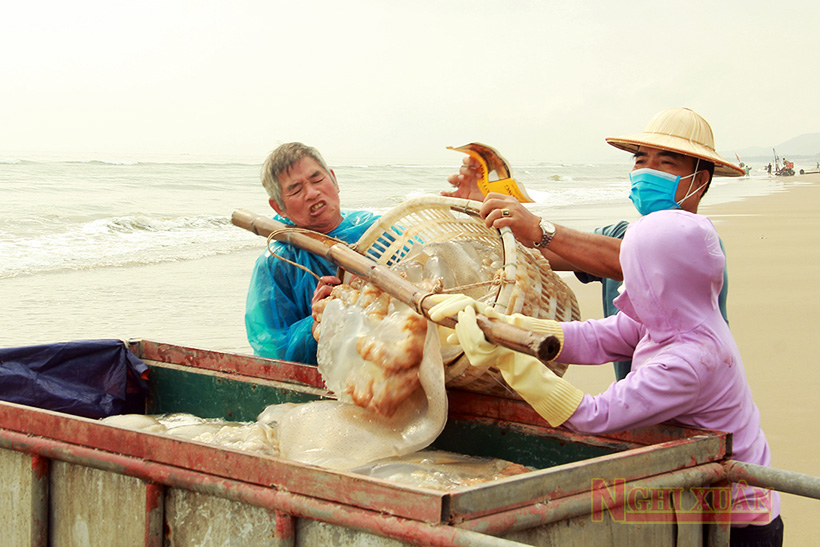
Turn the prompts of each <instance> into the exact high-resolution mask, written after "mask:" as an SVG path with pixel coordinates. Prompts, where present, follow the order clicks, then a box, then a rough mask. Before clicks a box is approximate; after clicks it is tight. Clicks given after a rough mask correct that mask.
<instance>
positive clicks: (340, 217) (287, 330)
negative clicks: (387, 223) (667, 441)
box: [245, 142, 378, 365]
mask: <svg viewBox="0 0 820 547" xmlns="http://www.w3.org/2000/svg"><path fill="white" fill-rule="evenodd" d="M261 177H262V185H263V186H264V187H265V190H267V191H268V195H269V196H270V199H269V200H268V201H269V203H270V206H271V207H272V208H273V209H274V211H276V213H277V217H276V220H278V221H280V222H282V223H284V224H287V225H289V226H294V227H296V228H304V229H308V230H313V231H315V232H320V233H323V234H326V235H328V236H330V237H333V238H336V239H340V240H342V241H346V242H348V243H355V242H356V241H357V240H358V239H359V237H361V235H362V234H363V233H364V232H365V231H366V230H367V229H368V228H369V227H370V225H371V224H373V222H375V221H376V220H377V219H378V216H377V215H374V214H373V213H370V212H368V211H342V210H341V207H340V203H339V185H338V183H337V182H336V174H335V173H334V172H333V170H332V169H329V168H328V166H327V164H326V163H325V160H324V159H323V158H322V155H321V154H320V153H319V151H318V150H316V149H315V148H313V147H312V146H306V145H304V144H302V143H300V142H290V143H285V144H283V145H281V146H279V147H278V148H276V150H274V151H273V152H271V153H270V155H269V156H268V158H267V159H266V160H265V164H264V165H263V166H262V173H261ZM335 273H336V267H335V266H334V265H333V264H332V263H331V262H329V261H328V260H325V259H324V258H320V257H318V256H316V255H314V254H312V253H310V252H308V251H305V250H303V249H298V248H296V247H294V246H292V245H289V244H287V243H283V242H278V241H277V242H275V243H273V244H271V245H270V247H269V248H268V249H266V251H265V252H264V253H263V254H262V255H261V256H260V257H259V258H258V259H257V260H256V265H255V266H254V270H253V274H252V276H251V282H250V287H249V288H248V297H247V301H246V304H245V330H246V331H247V334H248V342H249V343H250V345H251V347H252V348H253V352H254V354H256V355H260V356H262V357H272V358H275V359H285V360H288V361H297V362H300V363H309V364H314V365H315V364H316V348H317V344H316V340H315V339H314V338H313V335H312V330H313V317H312V301H313V300H315V299H318V298H321V297H324V296H327V294H328V293H329V292H330V287H329V285H328V283H338V282H339V280H338V279H337V278H336V277H335ZM317 281H318V287H317Z"/></svg>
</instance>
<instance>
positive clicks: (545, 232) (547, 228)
mask: <svg viewBox="0 0 820 547" xmlns="http://www.w3.org/2000/svg"><path fill="white" fill-rule="evenodd" d="M553 237H555V224H553V223H552V222H550V221H549V220H542V221H541V241H536V242H535V243H533V246H535V247H538V248H539V249H546V248H547V245H549V244H550V241H552V238H553Z"/></svg>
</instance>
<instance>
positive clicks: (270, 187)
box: [261, 142, 338, 209]
mask: <svg viewBox="0 0 820 547" xmlns="http://www.w3.org/2000/svg"><path fill="white" fill-rule="evenodd" d="M306 156H307V157H310V158H313V159H314V160H316V163H318V164H319V166H320V167H321V168H322V169H324V170H325V172H326V173H327V175H328V176H329V177H330V178H331V180H332V181H333V184H337V183H336V177H334V176H333V173H331V172H330V169H329V168H328V166H327V163H325V160H324V158H323V157H322V155H321V154H320V153H319V151H318V150H316V149H315V148H313V147H312V146H307V145H306V144H302V143H301V142H286V143H285V144H282V145H280V146H278V147H276V149H275V150H274V151H273V152H271V153H270V154H268V157H267V159H266V160H265V163H264V164H263V165H262V172H261V177H262V186H264V187H265V190H267V191H268V196H270V198H271V199H272V200H274V201H275V202H276V203H277V204H278V205H279V207H281V208H282V209H284V208H285V203H284V201H283V200H282V185H281V183H280V182H279V177H281V176H282V173H287V172H288V171H290V169H291V167H293V165H294V164H295V163H296V162H298V161H299V160H301V159H302V158H304V157H306ZM337 186H338V184H337Z"/></svg>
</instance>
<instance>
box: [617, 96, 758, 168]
mask: <svg viewBox="0 0 820 547" xmlns="http://www.w3.org/2000/svg"><path fill="white" fill-rule="evenodd" d="M606 142H608V143H609V144H611V145H612V146H614V147H615V148H620V149H621V150H626V151H627V152H633V153H634V152H637V151H638V147H640V146H650V147H652V148H661V149H663V150H669V151H671V152H678V153H679V154H684V155H686V156H692V157H695V158H700V159H703V160H707V161H711V162H713V163H714V164H715V175H716V176H719V177H740V176H742V175H745V174H746V172H745V171H744V170H743V169H742V168H740V167H738V166H737V165H735V164H733V163H732V162H730V161H728V160H725V159H723V158H722V157H721V156H720V155H718V153H717V152H715V137H714V135H713V134H712V128H711V127H709V123H708V122H707V121H706V120H704V119H703V118H702V117H701V116H700V115H699V114H697V113H696V112H694V111H692V110H690V109H688V108H670V109H668V110H664V111H663V112H659V113H658V114H655V117H654V118H652V120H651V121H650V122H649V125H647V126H646V129H644V130H643V133H640V134H638V135H628V136H626V137H609V138H607V139H606Z"/></svg>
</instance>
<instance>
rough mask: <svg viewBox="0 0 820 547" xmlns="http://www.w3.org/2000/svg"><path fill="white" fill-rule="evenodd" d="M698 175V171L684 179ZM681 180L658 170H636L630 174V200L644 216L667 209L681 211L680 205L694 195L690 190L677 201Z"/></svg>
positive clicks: (676, 176)
mask: <svg viewBox="0 0 820 547" xmlns="http://www.w3.org/2000/svg"><path fill="white" fill-rule="evenodd" d="M697 174H698V171H697V170H696V171H695V172H694V173H692V174H691V175H686V176H685V177H683V178H689V177H694V176H695V175H697ZM680 180H681V177H680V176H678V175H672V174H670V173H666V172H664V171H658V170H657V169H649V168H644V169H635V170H634V171H631V172H630V173H629V181H630V182H631V183H632V187H631V188H630V190H629V199H631V200H632V203H633V204H634V205H635V208H636V209H637V210H638V212H639V213H640V214H642V215H648V214H649V213H654V212H655V211H665V210H667V209H680V204H681V203H683V202H684V200H686V198H688V197H689V196H691V195H692V194H693V193H694V192H692V191H691V188H690V192H688V193H687V195H686V196H685V197H684V198H683V199H682V200H681V201H680V202H677V201H675V192H677V190H678V183H679V182H680ZM699 189H700V188H698V190H699ZM695 191H697V190H695Z"/></svg>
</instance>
